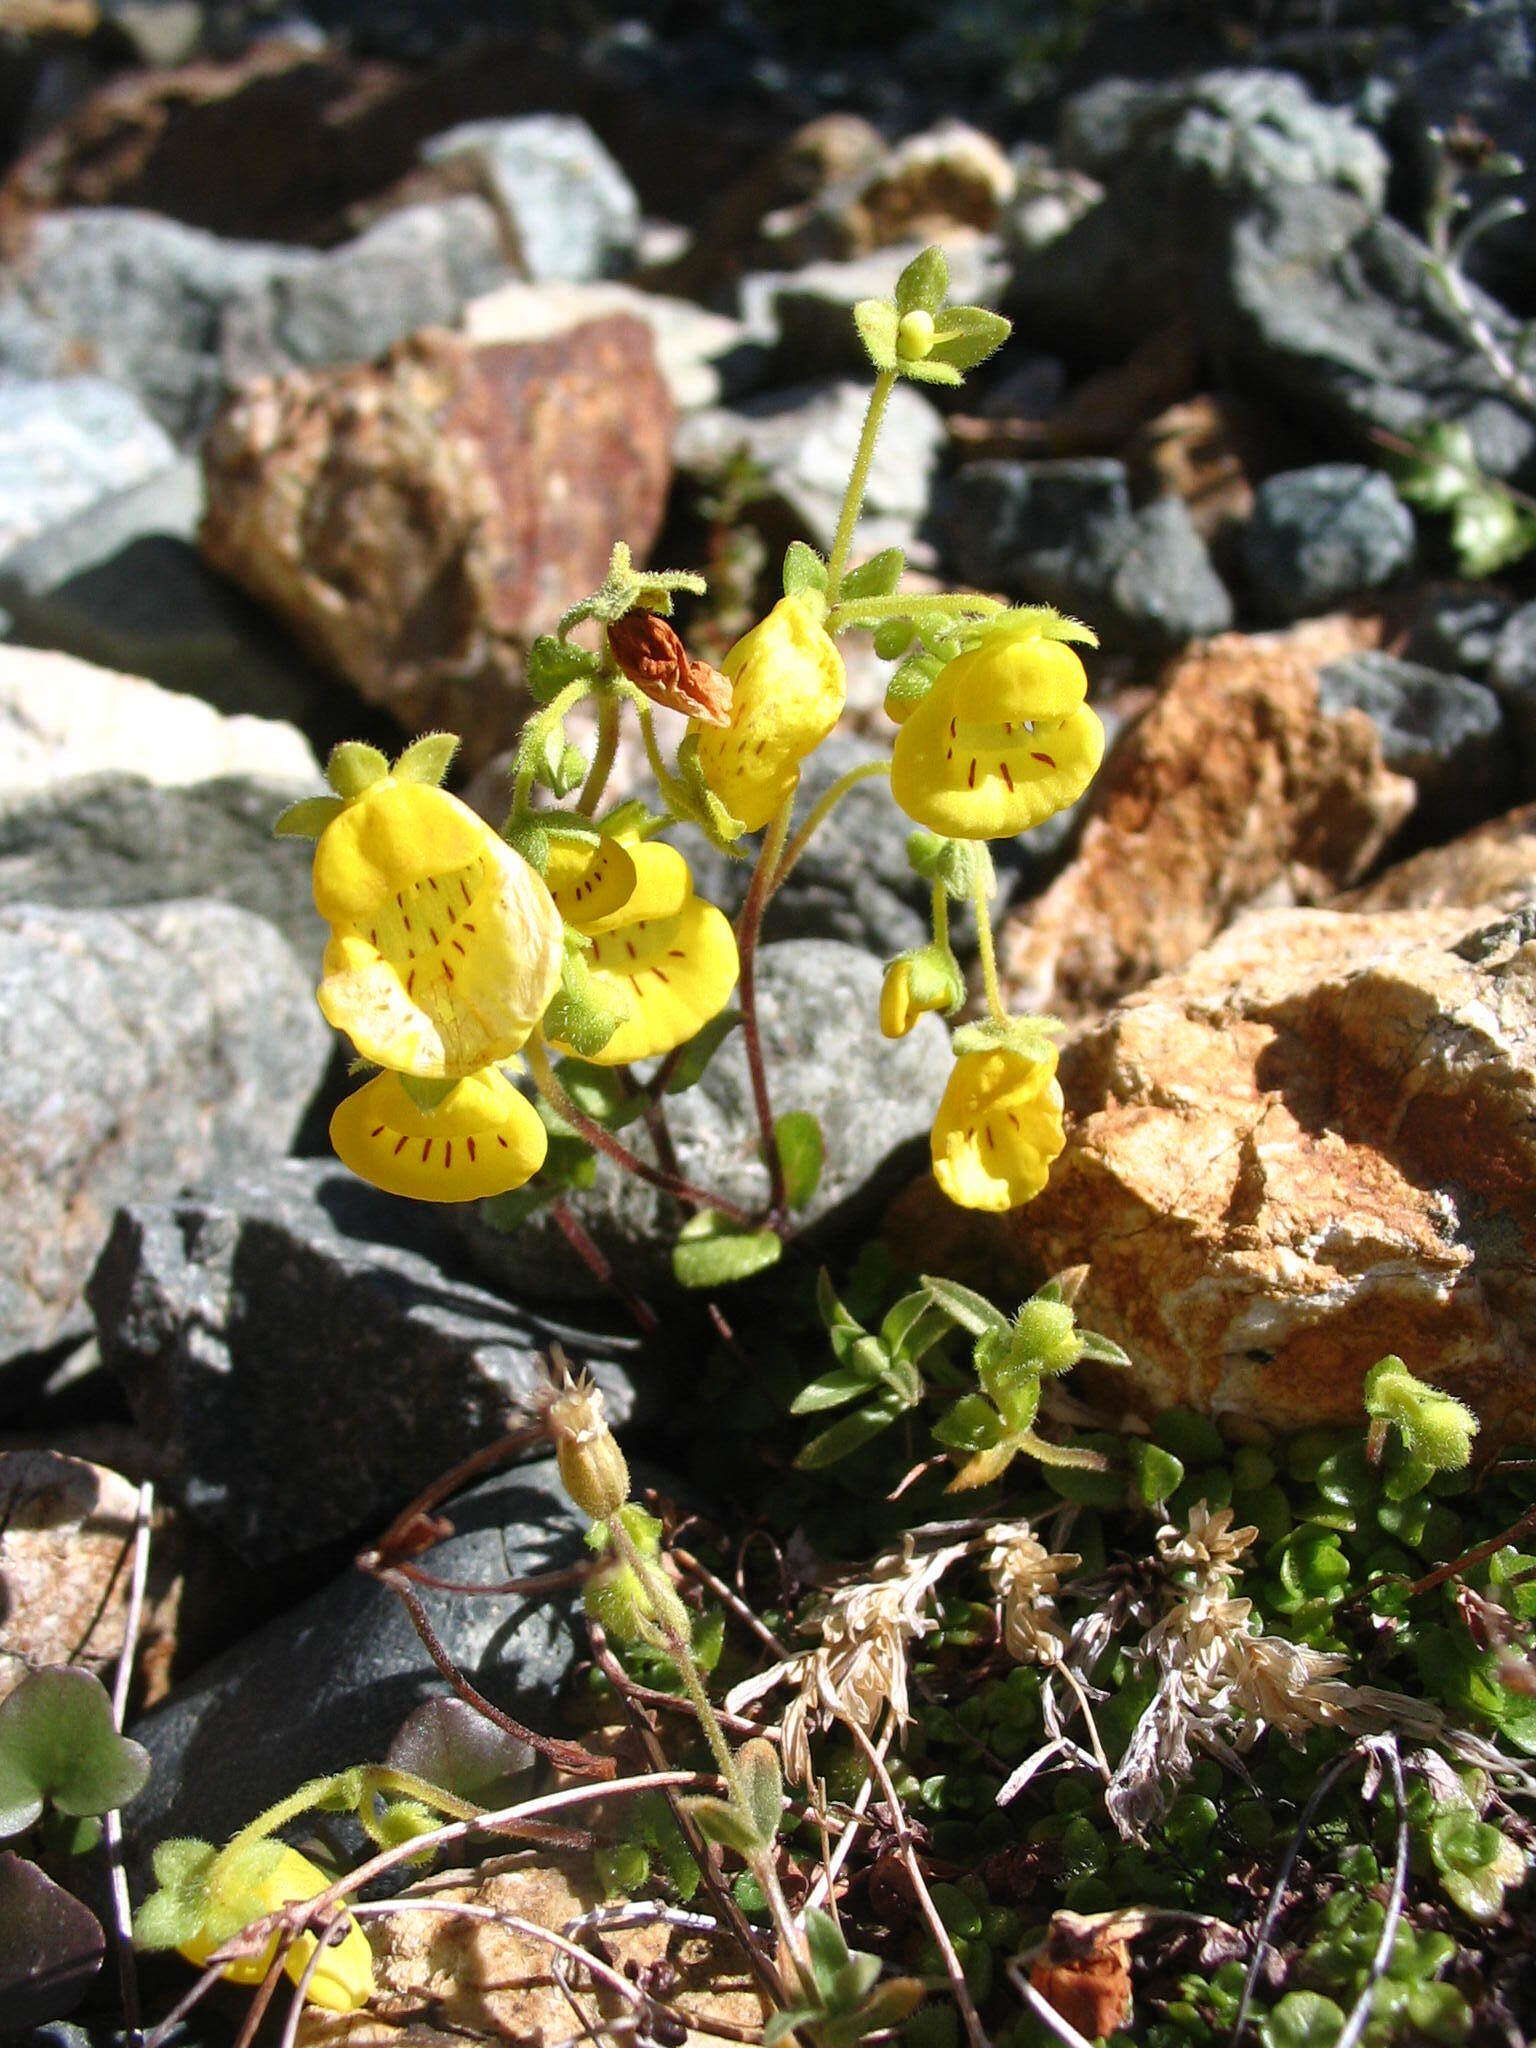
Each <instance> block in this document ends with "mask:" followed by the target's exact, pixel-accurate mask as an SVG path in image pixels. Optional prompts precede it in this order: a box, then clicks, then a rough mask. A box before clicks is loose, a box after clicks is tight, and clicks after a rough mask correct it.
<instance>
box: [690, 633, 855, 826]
mask: <svg viewBox="0 0 1536 2048" xmlns="http://www.w3.org/2000/svg"><path fill="white" fill-rule="evenodd" d="M723 673H724V674H725V675H727V676H728V677H729V678H730V680H731V684H732V690H731V708H730V723H729V724H728V725H723V726H714V725H710V726H704V727H702V728H700V727H695V730H696V731H697V732H698V761H699V767H700V769H701V770H702V772H703V776H704V780H705V781H706V782H707V783H708V784H709V787H710V788H711V789H712V790H713V791H714V793H715V795H716V796H717V797H719V799H720V801H721V803H723V804H724V805H725V808H726V809H727V810H728V811H729V812H730V813H731V815H732V816H733V817H735V818H738V819H740V821H741V823H742V825H743V826H744V827H745V828H746V830H747V831H748V832H755V831H757V830H758V828H759V827H760V826H762V825H766V824H767V823H768V820H769V819H770V818H771V817H773V815H774V813H775V812H776V811H779V810H781V809H782V808H783V806H784V804H785V802H786V801H787V800H788V799H789V798H790V797H791V796H793V794H794V791H795V785H796V784H797V782H798V781H799V779H800V763H801V762H802V761H803V760H804V759H805V757H806V755H807V754H809V753H812V752H814V750H815V749H816V748H817V747H819V746H820V745H821V743H822V741H823V740H824V739H825V738H826V736H827V734H828V733H829V732H830V731H831V730H832V728H833V726H834V725H836V723H837V721H838V719H839V718H840V717H841V716H842V711H843V701H844V698H845V697H846V696H847V693H848V678H847V674H846V673H845V671H844V668H843V658H842V656H841V655H840V654H839V653H838V651H837V649H836V647H835V646H834V645H833V643H832V639H831V636H830V635H829V634H828V633H827V632H826V631H825V629H824V628H823V627H822V625H821V622H820V621H819V620H818V619H817V617H816V615H815V613H814V612H813V611H812V609H811V608H810V606H809V605H808V604H806V602H805V601H804V599H803V598H799V597H783V598H780V600H779V602H778V603H777V604H776V605H775V606H774V608H773V610H772V611H771V612H770V613H769V614H768V616H767V618H766V619H764V620H763V621H762V622H761V624H759V625H756V626H754V627H753V628H752V630H751V632H750V633H748V634H746V635H745V636H744V637H743V638H742V639H740V640H738V641H737V642H736V645H735V646H734V647H733V648H732V649H731V651H730V653H729V654H728V655H727V656H726V657H725V661H724V663H723Z"/></svg>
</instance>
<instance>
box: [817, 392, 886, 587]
mask: <svg viewBox="0 0 1536 2048" xmlns="http://www.w3.org/2000/svg"><path fill="white" fill-rule="evenodd" d="M895 383H896V372H895V371H894V370H882V371H881V372H880V374H879V376H878V377H877V378H876V379H875V388H874V390H873V391H871V393H870V394H869V406H868V408H867V410H866V411H865V414H864V425H863V428H862V430H861V431H860V434H859V447H858V453H857V454H856V455H855V456H854V458H853V470H852V473H851V474H850V476H849V478H848V488H847V490H846V491H844V493H843V509H842V511H841V512H840V513H839V514H838V520H837V532H836V533H835V534H834V535H833V537H832V553H831V555H830V556H829V557H828V560H827V603H828V605H835V604H836V603H837V592H838V586H839V584H841V582H842V580H843V571H844V570H845V569H846V568H847V566H848V550H849V549H850V548H851V547H852V546H853V530H854V528H855V527H856V526H857V525H858V523H859V512H860V510H861V508H862V506H863V504H864V493H865V491H866V490H867V489H868V488H869V466H870V464H871V463H872V462H873V461H874V459H875V443H876V442H877V441H878V440H879V438H880V423H881V421H882V420H883V419H884V417H885V407H886V401H887V400H888V399H889V397H890V395H891V392H892V390H893V388H894V387H895Z"/></svg>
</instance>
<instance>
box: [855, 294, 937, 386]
mask: <svg viewBox="0 0 1536 2048" xmlns="http://www.w3.org/2000/svg"><path fill="white" fill-rule="evenodd" d="M853 324H854V326H855V327H856V328H857V329H858V334H859V339H860V341H862V342H863V344H864V349H865V353H866V354H867V355H868V357H869V359H870V361H871V362H872V363H873V364H874V366H875V368H876V369H877V370H882V371H887V372H888V371H891V370H894V369H896V368H897V367H898V364H897V358H896V330H897V328H898V327H899V326H900V325H901V316H900V314H899V313H898V312H897V311H896V308H895V307H894V306H893V305H892V304H891V302H890V300H889V299H860V300H859V302H858V304H857V305H856V306H855V307H854V309H853ZM901 367H902V368H905V367H907V366H906V365H904V364H903V365H901ZM956 381H957V382H958V379H957V380H956Z"/></svg>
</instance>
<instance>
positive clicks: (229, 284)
mask: <svg viewBox="0 0 1536 2048" xmlns="http://www.w3.org/2000/svg"><path fill="white" fill-rule="evenodd" d="M319 260H320V259H319V258H318V257H316V256H315V255H313V254H312V253H311V252H310V251H307V250H293V249H282V248H279V247H277V246H275V245H273V244H268V243H260V242H226V241H221V240H220V239H219V237H218V236H216V235H208V234H204V233H203V232H202V230H201V229H199V228H188V227H183V226H182V225H181V224H180V223H179V222H177V221H172V220H163V219H161V218H160V217H159V216H158V215H156V214H152V213H140V212H137V211H134V210H132V209H129V208H118V207H77V208H72V209H68V210H64V211H61V212H57V213H44V214H42V215H40V216H39V217H38V219H36V220H35V221H34V222H33V223H32V224H31V229H30V233H29V238H28V243H27V247H26V249H25V251H24V252H23V254H22V256H21V258H20V259H19V261H18V262H17V263H16V264H15V266H14V267H13V268H12V270H11V272H10V274H9V277H8V279H7V282H6V286H5V289H4V291H3V293H0V368H4V369H8V370H13V371H16V372H19V373H21V374H23V375H28V376H34V377H53V376H62V375H67V374H68V373H69V372H71V371H76V370H79V369H80V368H81V367H82V364H84V365H86V366H89V367H90V368H92V369H94V370H98V371H100V372H101V374H102V375H103V376H105V377H108V378H110V379H111V380H112V382H114V383H116V384H122V385H125V386H126V387H127V388H128V389H129V390H130V391H134V392H136V393H137V394H138V396H139V397H140V398H141V399H142V400H143V402H144V404H145V405H146V406H147V407H148V409H149V411H150V412H151V413H153V414H154V416H155V418H156V419H157V420H158V421H159V422H160V424H161V426H163V427H164V428H165V430H166V431H167V433H169V434H170V435H171V437H172V438H173V439H174V440H176V441H178V442H183V443H185V442H187V441H190V440H191V439H193V438H194V437H195V436H196V434H197V433H198V431H199V430H200V429H201V428H202V427H203V426H204V425H205V424H206V423H207V421H208V419H209V417H210V416H211V414H212V412H213V410H214V407H215V406H216V405H217V404H218V401H219V398H220V396H221V395H222V391H223V381H224V380H223V373H222V371H221V370H220V367H219V363H218V341H219V327H220V323H221V320H222V318H223V313H224V309H225V307H226V306H227V305H229V304H230V303H231V301H233V300H235V299H238V298H241V297H244V296H247V295H249V294H251V293H253V292H256V291H259V290H260V289H261V287H262V286H263V285H264V284H266V283H267V282H268V281H269V280H270V279H271V278H273V277H275V276H279V275H282V274H284V273H290V274H291V273H293V272H295V271H298V270H302V269H304V268H306V267H308V266H310V265H313V264H314V263H316V262H318V261H319Z"/></svg>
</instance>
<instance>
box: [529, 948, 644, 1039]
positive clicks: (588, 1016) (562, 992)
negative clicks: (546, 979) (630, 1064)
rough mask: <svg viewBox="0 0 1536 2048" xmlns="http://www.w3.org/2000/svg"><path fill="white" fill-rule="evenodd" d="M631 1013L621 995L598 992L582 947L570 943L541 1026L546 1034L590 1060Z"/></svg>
mask: <svg viewBox="0 0 1536 2048" xmlns="http://www.w3.org/2000/svg"><path fill="white" fill-rule="evenodd" d="M566 936H567V940H569V939H570V938H571V936H572V935H571V934H570V933H569V932H567V934H566ZM628 1014H629V1007H628V1004H627V1003H625V1002H624V1001H623V999H622V998H620V997H617V996H616V995H615V996H612V997H610V996H609V995H608V994H607V993H606V992H605V994H604V995H602V996H599V995H598V993H597V989H596V985H595V983H594V981H593V979H592V970H591V969H590V968H589V967H588V965H587V962H586V955H585V953H584V951H583V949H582V948H581V947H580V946H579V945H573V944H569V943H568V944H567V946H566V948H565V959H564V961H563V963H562V965H561V970H560V986H559V988H558V989H557V990H556V991H555V994H554V997H553V999H552V1000H551V1002H550V1005H549V1007H548V1009H547V1010H546V1011H545V1012H544V1020H543V1023H542V1025H541V1026H540V1029H541V1030H542V1031H543V1033H544V1036H545V1037H546V1038H550V1039H558V1040H559V1042H560V1044H561V1045H562V1046H565V1047H568V1048H569V1050H570V1051H572V1052H573V1053H575V1054H576V1056H577V1058H578V1059H584V1060H589V1059H592V1058H593V1057H594V1056H595V1055H596V1054H597V1053H600V1052H601V1051H602V1049H603V1047H604V1046H605V1045H606V1044H607V1043H608V1041H609V1039H610V1038H612V1036H613V1034H614V1033H615V1031H617V1030H618V1028H619V1026H620V1025H621V1024H622V1023H623V1022H624V1021H625V1018H626V1017H627V1016H628Z"/></svg>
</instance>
